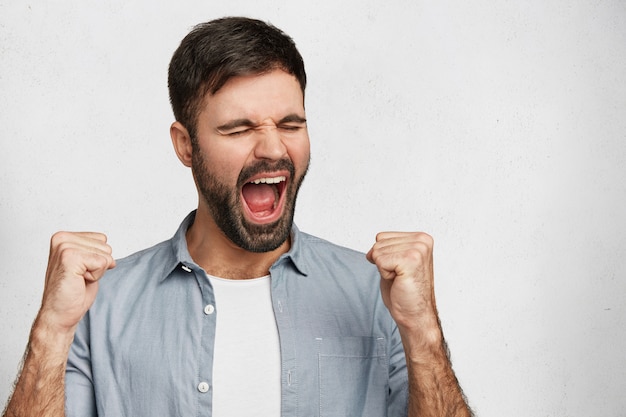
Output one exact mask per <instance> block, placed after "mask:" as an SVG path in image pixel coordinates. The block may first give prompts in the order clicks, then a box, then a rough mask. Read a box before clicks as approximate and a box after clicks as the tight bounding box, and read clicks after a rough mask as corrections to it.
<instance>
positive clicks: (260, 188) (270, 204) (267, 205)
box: [241, 184, 276, 213]
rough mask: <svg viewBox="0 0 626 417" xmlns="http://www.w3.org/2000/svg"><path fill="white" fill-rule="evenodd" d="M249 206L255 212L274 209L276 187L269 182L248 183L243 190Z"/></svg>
mask: <svg viewBox="0 0 626 417" xmlns="http://www.w3.org/2000/svg"><path fill="white" fill-rule="evenodd" d="M241 192H242V194H243V198H244V199H245V200H246V203H247V204H248V207H249V208H250V210H251V211H252V212H254V213H259V212H262V211H268V210H272V209H273V208H274V202H275V201H276V192H275V187H274V186H272V185H268V184H246V185H244V186H243V189H242V190H241Z"/></svg>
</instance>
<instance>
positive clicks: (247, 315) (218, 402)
mask: <svg viewBox="0 0 626 417" xmlns="http://www.w3.org/2000/svg"><path fill="white" fill-rule="evenodd" d="M209 280H210V281H211V284H212V285H213V289H214V291H215V314H217V316H216V319H217V326H216V330H215V332H216V333H215V359H214V361H213V416H214V417H238V416H245V417H249V416H259V417H272V416H280V400H281V398H280V389H281V384H280V375H281V364H280V344H279V341H278V329H277V327H276V319H275V318H274V310H273V307H272V297H271V292H270V276H269V275H268V276H265V277H261V278H254V279H246V280H231V279H223V278H217V277H212V276H209Z"/></svg>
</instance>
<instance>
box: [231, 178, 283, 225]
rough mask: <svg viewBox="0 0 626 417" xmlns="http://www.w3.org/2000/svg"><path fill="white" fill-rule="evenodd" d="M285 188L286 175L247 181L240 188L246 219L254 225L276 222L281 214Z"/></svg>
mask: <svg viewBox="0 0 626 417" xmlns="http://www.w3.org/2000/svg"><path fill="white" fill-rule="evenodd" d="M286 188H287V176H286V175H274V176H269V175H267V174H263V175H262V176H257V177H256V178H253V179H251V180H250V181H248V182H247V183H246V184H244V186H243V187H242V188H241V196H242V197H243V198H242V200H243V202H244V204H243V205H244V207H245V209H244V211H245V212H246V214H247V217H248V218H249V219H250V220H252V221H253V222H255V223H271V222H274V221H276V220H278V218H279V217H280V216H281V214H282V212H283V206H284V200H285V189H286Z"/></svg>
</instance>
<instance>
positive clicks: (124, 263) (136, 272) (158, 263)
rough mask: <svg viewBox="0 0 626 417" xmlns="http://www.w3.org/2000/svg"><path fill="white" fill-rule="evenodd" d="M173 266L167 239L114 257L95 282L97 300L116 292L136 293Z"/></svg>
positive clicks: (152, 284) (112, 295)
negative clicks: (112, 261)
mask: <svg viewBox="0 0 626 417" xmlns="http://www.w3.org/2000/svg"><path fill="white" fill-rule="evenodd" d="M176 265H177V262H176V257H175V255H174V251H173V249H172V243H171V240H166V241H164V242H161V243H159V244H157V245H154V246H152V247H150V248H147V249H144V250H141V251H139V252H135V253H133V254H131V255H129V256H127V257H124V258H121V259H118V260H116V266H115V268H113V269H111V270H110V271H107V273H106V274H105V275H104V277H102V279H101V281H100V283H99V287H100V288H99V290H98V299H102V298H104V297H115V296H116V295H117V294H120V295H122V294H128V295H131V294H133V295H134V294H136V292H137V291H144V290H145V288H146V287H147V286H155V285H157V284H158V283H159V282H160V281H162V280H163V279H164V278H165V277H166V276H167V275H168V274H169V273H170V272H171V271H172V269H173V268H174V267H175V266H176Z"/></svg>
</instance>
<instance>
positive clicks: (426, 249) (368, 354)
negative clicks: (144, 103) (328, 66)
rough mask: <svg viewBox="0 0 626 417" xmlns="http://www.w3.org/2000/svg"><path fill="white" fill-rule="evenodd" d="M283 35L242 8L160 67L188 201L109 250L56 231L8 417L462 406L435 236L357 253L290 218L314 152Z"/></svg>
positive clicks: (294, 58)
mask: <svg viewBox="0 0 626 417" xmlns="http://www.w3.org/2000/svg"><path fill="white" fill-rule="evenodd" d="M305 87H306V75H305V71H304V64H303V61H302V57H301V56H300V54H299V52H298V50H297V49H296V47H295V44H294V43H293V41H292V39H291V38H290V37H289V36H287V35H286V34H284V33H283V32H281V31H280V30H279V29H277V28H275V27H274V26H271V25H269V24H266V23H264V22H260V21H258V20H253V19H247V18H224V19H218V20H214V21H211V22H208V23H204V24H201V25H198V26H197V27H195V28H194V29H193V30H192V31H191V33H189V35H187V36H186V37H185V39H184V40H183V41H182V43H181V45H180V46H179V48H178V49H177V50H176V52H175V53H174V56H173V58H172V61H171V63H170V68H169V89H170V99H171V103H172V107H173V110H174V115H175V117H176V121H175V122H174V123H173V124H172V126H171V129H170V135H171V138H172V143H173V145H174V149H175V151H176V155H177V156H178V158H179V159H180V161H181V162H182V163H183V164H184V165H185V166H188V167H190V168H191V171H192V173H193V177H194V180H195V183H196V187H197V190H198V207H197V209H196V210H194V211H193V212H192V213H190V214H189V216H188V217H187V218H186V219H185V220H184V221H183V223H182V224H181V226H180V228H179V229H178V231H177V232H176V234H175V235H174V237H173V238H172V239H170V240H168V241H165V242H163V243H161V244H158V245H156V246H154V247H152V248H149V249H146V250H144V251H142V252H139V253H136V254H134V255H131V256H129V257H127V258H125V259H122V260H118V261H115V260H114V259H113V258H112V256H111V253H112V251H111V248H110V247H109V245H108V244H107V243H106V236H104V235H102V234H100V233H68V232H59V233H57V234H55V235H54V236H53V237H52V240H51V251H50V260H49V266H48V271H47V275H46V285H45V289H44V295H43V302H42V306H41V309H40V311H39V314H38V316H37V318H36V320H35V323H34V325H33V329H32V332H31V337H30V341H29V348H28V350H27V353H26V356H25V363H24V366H23V370H22V373H21V376H20V378H19V380H18V382H17V384H16V388H15V391H14V394H13V396H12V399H11V401H10V402H9V404H8V406H7V410H6V414H5V415H6V416H63V415H67V416H77V417H78V416H80V417H86V416H100V417H103V416H133V417H141V416H163V415H169V416H218V417H221V416H244V415H245V416H264V417H267V416H342V417H346V416H404V415H410V416H422V417H423V416H468V415H470V414H471V412H470V410H469V408H468V407H467V405H466V402H465V400H464V397H463V394H462V392H461V389H460V387H459V385H458V383H457V380H456V378H455V376H454V373H453V371H452V368H451V365H450V362H449V360H448V356H447V350H446V346H445V342H444V338H443V334H442V331H441V328H440V325H439V320H438V315H437V310H436V305H435V298H434V291H433V269H432V247H433V241H432V239H431V238H430V236H428V235H427V234H424V233H419V232H418V233H395V232H384V233H380V234H378V236H376V239H375V243H374V245H373V247H372V249H371V250H370V251H369V252H368V253H367V254H362V253H358V252H356V251H353V250H350V249H347V248H343V247H340V246H337V245H334V244H332V243H329V242H327V241H324V240H322V239H319V238H317V237H314V236H311V235H308V234H306V233H303V232H301V231H299V230H298V229H297V227H296V226H295V225H294V224H293V217H294V210H295V204H296V198H297V194H298V189H299V188H300V185H301V184H302V181H303V179H304V177H305V174H306V172H307V169H308V166H309V137H308V132H307V122H306V113H305V107H304V91H305Z"/></svg>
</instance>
